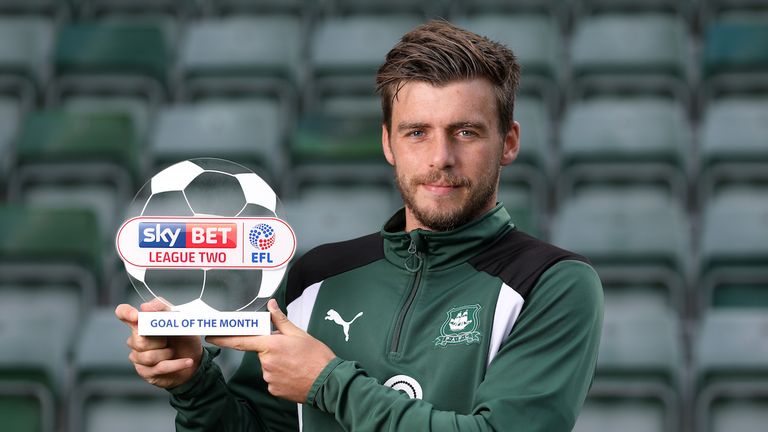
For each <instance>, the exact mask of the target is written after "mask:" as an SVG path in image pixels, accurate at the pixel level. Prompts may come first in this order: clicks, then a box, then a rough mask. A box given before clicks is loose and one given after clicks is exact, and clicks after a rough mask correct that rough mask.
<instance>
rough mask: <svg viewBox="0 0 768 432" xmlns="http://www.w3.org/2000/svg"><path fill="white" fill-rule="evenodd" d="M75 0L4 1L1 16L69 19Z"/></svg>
mask: <svg viewBox="0 0 768 432" xmlns="http://www.w3.org/2000/svg"><path fill="white" fill-rule="evenodd" d="M74 2H75V0H3V1H2V2H0V14H3V15H5V14H8V15H39V16H47V17H52V18H56V19H57V20H58V19H65V18H68V17H69V16H70V15H71V14H72V12H73V9H74V6H75V5H74Z"/></svg>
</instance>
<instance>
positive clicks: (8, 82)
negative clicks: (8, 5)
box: [0, 17, 54, 107]
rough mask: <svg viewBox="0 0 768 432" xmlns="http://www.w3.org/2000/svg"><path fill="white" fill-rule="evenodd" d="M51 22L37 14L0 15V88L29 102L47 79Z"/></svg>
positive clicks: (29, 103)
mask: <svg viewBox="0 0 768 432" xmlns="http://www.w3.org/2000/svg"><path fill="white" fill-rule="evenodd" d="M53 40H54V37H53V23H52V22H51V21H50V20H48V19H45V18H41V17H1V18H0V90H3V91H4V92H9V91H10V92H12V93H15V94H16V95H18V97H19V99H21V100H22V101H23V102H24V105H25V106H27V107H29V106H31V105H33V103H34V101H35V98H36V94H37V93H38V92H41V91H42V89H43V88H44V87H45V86H46V84H47V81H48V79H49V75H50V73H49V72H50V71H49V68H48V61H49V57H50V55H51V50H52V46H53Z"/></svg>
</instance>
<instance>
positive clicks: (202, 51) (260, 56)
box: [178, 15, 305, 104]
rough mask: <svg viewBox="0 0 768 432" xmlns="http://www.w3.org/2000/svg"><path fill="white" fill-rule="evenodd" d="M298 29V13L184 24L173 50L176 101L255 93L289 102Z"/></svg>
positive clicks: (297, 78)
mask: <svg viewBox="0 0 768 432" xmlns="http://www.w3.org/2000/svg"><path fill="white" fill-rule="evenodd" d="M303 31H304V30H303V28H302V26H301V21H300V20H299V18H298V17H295V16H281V15H274V16H256V17H250V16H233V17H225V18H208V19H204V20H201V21H196V22H192V23H190V24H189V25H188V26H187V30H186V33H185V36H184V37H183V38H182V41H181V47H180V49H179V62H178V65H179V69H180V72H181V75H182V80H183V82H182V85H181V90H182V95H181V97H182V99H194V98H195V97H196V96H200V95H201V94H202V95H210V94H212V93H213V94H216V93H228V94H232V95H238V96H240V95H242V94H244V93H254V92H255V93H261V94H265V93H266V94H272V95H275V96H277V97H282V98H284V100H285V101H286V102H287V103H293V104H295V100H296V98H297V95H298V94H299V88H300V86H301V85H302V83H303V79H304V76H303V75H304V67H305V66H304V60H303V59H304V57H305V56H304V42H303V41H304V37H303V36H304V34H303ZM242 41H250V43H247V44H246V43H242Z"/></svg>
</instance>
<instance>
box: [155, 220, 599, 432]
mask: <svg viewBox="0 0 768 432" xmlns="http://www.w3.org/2000/svg"><path fill="white" fill-rule="evenodd" d="M404 226H405V217H404V212H403V211H402V210H401V211H399V212H398V213H397V214H395V216H393V217H392V218H391V219H390V220H389V221H388V222H387V223H386V224H385V226H384V229H383V230H382V231H381V233H376V234H372V235H369V236H366V237H361V238H358V239H355V240H350V241H346V242H341V243H334V244H329V245H324V246H320V247H318V248H316V249H314V250H312V251H310V252H308V253H307V254H306V255H305V256H303V257H302V258H301V259H299V260H298V261H297V262H296V264H295V265H294V266H293V268H292V269H291V271H290V272H289V274H288V277H287V278H286V280H285V281H284V283H283V284H282V285H281V287H280V289H279V290H278V291H277V293H276V295H275V297H276V298H277V300H278V302H279V304H280V306H281V308H282V309H283V310H286V309H287V311H288V317H289V319H290V320H291V321H292V322H293V323H294V324H296V325H298V326H299V327H302V328H304V329H305V330H306V331H308V332H309V333H310V334H311V335H313V336H314V337H316V338H318V339H319V340H321V341H323V342H324V343H325V344H327V345H328V346H329V347H330V348H331V349H332V350H333V351H334V353H335V354H336V356H337V357H336V358H335V359H334V360H333V361H331V362H330V363H329V364H328V365H327V366H326V367H325V369H324V370H323V371H322V373H321V374H320V376H319V377H318V378H317V380H316V381H315V382H314V384H313V386H312V389H311V391H310V392H309V395H308V396H307V400H306V401H305V403H304V404H298V405H297V404H295V403H292V402H287V401H284V400H280V399H277V398H275V397H273V396H271V395H270V394H269V393H268V392H267V386H266V383H265V382H264V381H263V379H262V374H261V368H260V364H259V359H258V356H257V355H256V354H255V353H246V354H245V356H244V358H243V362H242V364H241V366H240V368H239V369H238V371H237V372H236V373H235V374H234V376H233V377H232V378H231V379H230V380H229V382H225V380H224V378H223V377H222V374H221V372H220V370H219V369H218V366H217V365H216V364H215V363H214V362H212V361H211V360H212V358H213V357H214V356H215V355H216V353H217V351H216V350H210V351H206V352H205V353H204V356H203V362H202V364H201V366H200V368H199V370H198V371H197V373H196V374H195V375H194V376H193V378H192V379H191V380H190V381H189V382H187V383H185V384H183V385H181V386H179V387H176V388H174V389H172V390H170V393H171V405H173V406H174V407H175V408H176V410H177V411H178V415H177V418H176V430H177V431H293V430H304V431H440V432H449V431H505V432H516V431H520V432H523V431H524V432H560V431H562V432H566V431H570V430H571V429H572V428H573V425H574V423H575V421H576V417H577V415H578V413H579V410H580V409H581V407H582V404H583V402H584V399H585V397H586V395H587V391H588V390H589V387H590V385H591V382H592V378H593V375H594V370H595V363H596V358H597V352H598V344H599V340H600V330H601V326H602V314H603V303H602V287H601V284H600V280H599V279H598V277H597V275H596V273H595V272H594V270H593V269H592V267H590V266H589V264H587V263H586V261H585V259H584V258H582V257H580V256H578V255H575V254H573V253H570V252H568V251H564V250H562V249H559V248H556V247H554V246H552V245H549V244H547V243H544V242H542V241H539V240H537V239H534V238H533V237H530V236H528V235H526V234H524V233H522V232H520V231H519V230H517V229H516V228H515V227H514V225H513V224H512V222H511V221H510V217H509V215H508V213H507V212H506V210H505V209H504V208H503V207H502V206H501V205H497V206H496V207H495V208H494V209H493V210H491V211H490V212H489V213H487V214H486V215H484V216H483V217H482V218H480V219H478V220H476V221H473V222H471V223H469V224H467V225H465V226H463V227H461V228H459V229H456V230H453V231H449V232H430V231H424V230H414V231H411V232H409V233H406V232H404V231H403V229H404Z"/></svg>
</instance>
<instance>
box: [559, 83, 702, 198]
mask: <svg viewBox="0 0 768 432" xmlns="http://www.w3.org/2000/svg"><path fill="white" fill-rule="evenodd" d="M649 125H653V127H649ZM691 147H692V141H691V130H690V126H689V124H688V121H687V119H686V115H685V111H684V108H683V107H682V106H681V105H680V104H679V103H676V102H674V101H671V100H667V99H662V98H652V97H638V98H634V97H601V98H595V99H589V100H585V101H581V102H577V103H574V104H571V105H569V108H568V112H566V114H565V119H564V120H563V126H562V133H561V179H560V182H559V185H558V187H559V190H558V195H559V196H558V198H559V199H563V198H566V197H567V196H569V195H571V194H573V193H575V192H576V191H577V189H578V187H579V186H581V185H583V184H589V183H603V184H605V183H609V184H610V183H631V184H656V185H657V184H659V183H660V182H661V184H662V185H664V186H666V187H667V189H668V190H669V191H670V192H671V193H672V194H674V195H675V196H677V197H679V199H680V200H681V202H684V199H685V197H686V193H687V172H688V171H689V168H688V167H687V164H688V159H689V158H688V157H687V154H688V153H689V152H690V149H691Z"/></svg>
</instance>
